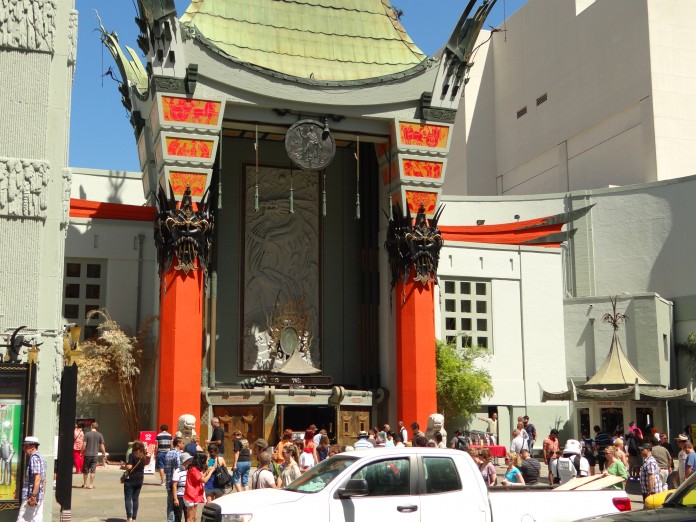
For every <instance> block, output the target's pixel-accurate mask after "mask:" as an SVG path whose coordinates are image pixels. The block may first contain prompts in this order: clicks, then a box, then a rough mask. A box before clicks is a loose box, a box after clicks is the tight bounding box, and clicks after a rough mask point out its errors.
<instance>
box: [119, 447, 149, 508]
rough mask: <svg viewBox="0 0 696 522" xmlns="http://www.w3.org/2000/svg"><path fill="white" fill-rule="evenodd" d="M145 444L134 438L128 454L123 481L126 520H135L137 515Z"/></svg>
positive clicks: (141, 485)
mask: <svg viewBox="0 0 696 522" xmlns="http://www.w3.org/2000/svg"><path fill="white" fill-rule="evenodd" d="M145 458H146V454H145V445H144V444H143V443H142V442H140V441H139V440H136V441H135V442H134V443H133V451H132V452H131V454H130V455H129V456H128V462H127V463H126V471H127V472H128V478H127V479H126V481H125V482H124V483H123V496H124V497H125V499H126V517H127V518H128V522H135V519H136V518H137V516H138V498H139V497H140V489H141V488H142V487H143V468H144V467H145Z"/></svg>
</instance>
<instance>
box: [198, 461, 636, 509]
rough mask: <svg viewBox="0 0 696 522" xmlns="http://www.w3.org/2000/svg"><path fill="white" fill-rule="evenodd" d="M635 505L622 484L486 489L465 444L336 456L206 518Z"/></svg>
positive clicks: (222, 505) (228, 501)
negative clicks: (590, 488)
mask: <svg viewBox="0 0 696 522" xmlns="http://www.w3.org/2000/svg"><path fill="white" fill-rule="evenodd" d="M630 509H631V501H630V500H629V499H628V496H627V495H626V493H625V492H624V491H621V490H605V491H553V490H544V489H541V490H539V491H532V490H531V488H529V489H528V488H525V487H516V488H510V489H507V490H502V491H489V490H488V488H486V486H485V485H484V482H483V479H482V478H481V473H480V472H479V470H478V469H477V468H476V465H475V464H474V462H473V460H472V459H471V457H469V455H468V454H467V453H465V452H463V451H458V450H451V449H435V448H394V449H392V448H375V449H370V450H360V451H351V452H347V453H341V454H339V455H335V456H333V457H331V458H330V459H327V460H325V461H323V462H321V463H320V464H318V465H317V466H314V467H313V468H312V469H310V470H309V471H308V472H306V473H305V474H304V475H302V476H301V477H299V478H298V479H297V480H296V481H295V482H293V483H292V484H290V485H289V486H288V487H286V488H283V489H260V490H254V491H246V492H243V493H233V494H229V495H225V496H223V497H220V498H218V499H217V500H215V501H213V502H212V503H211V504H207V505H205V506H204V508H203V516H202V519H201V522H278V521H279V520H282V522H294V521H298V522H299V521H301V522H306V521H307V520H321V521H331V522H362V521H365V520H377V519H385V520H390V521H403V522H419V521H422V522H425V521H431V520H432V521H434V522H450V521H455V520H456V521H462V522H463V521H466V522H491V521H494V522H498V521H502V522H514V521H520V522H532V521H535V522H561V521H571V520H575V519H577V518H582V517H590V516H594V515H601V514H604V513H617V512H619V511H628V510H630Z"/></svg>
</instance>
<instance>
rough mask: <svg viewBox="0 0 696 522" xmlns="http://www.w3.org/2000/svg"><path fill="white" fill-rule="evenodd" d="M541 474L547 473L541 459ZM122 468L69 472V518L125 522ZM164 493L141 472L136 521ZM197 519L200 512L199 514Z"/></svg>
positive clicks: (156, 517)
mask: <svg viewBox="0 0 696 522" xmlns="http://www.w3.org/2000/svg"><path fill="white" fill-rule="evenodd" d="M497 469H498V477H499V482H500V480H502V478H503V476H504V475H505V468H504V467H502V466H499V467H498V468H497ZM541 471H542V476H546V475H547V474H548V470H547V468H546V466H545V465H544V464H543V463H542V470H541ZM122 473H123V471H121V470H120V469H119V467H118V466H112V465H109V466H105V467H102V466H100V467H99V468H98V469H97V475H96V479H95V481H94V489H82V488H81V487H80V486H81V485H82V475H73V490H72V493H73V495H72V519H73V520H78V521H80V522H125V520H126V512H125V506H124V501H123V485H122V484H121V483H120V481H119V477H120V476H121V474H122ZM627 492H628V494H629V497H630V498H631V506H632V507H633V510H637V509H642V508H643V499H642V497H641V495H640V485H639V484H638V483H637V482H629V483H628V485H627ZM166 505H167V494H166V492H165V489H164V487H163V486H160V485H159V475H156V476H155V475H145V482H144V484H143V488H142V490H141V493H140V507H139V510H138V522H161V521H162V520H166V518H167V514H166V511H167V510H166V507H167V506H166ZM199 520H200V514H199ZM59 521H60V505H59V504H58V503H56V502H54V507H53V522H59Z"/></svg>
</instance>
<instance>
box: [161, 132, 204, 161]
mask: <svg viewBox="0 0 696 522" xmlns="http://www.w3.org/2000/svg"><path fill="white" fill-rule="evenodd" d="M166 144H167V153H168V154H169V155H170V156H182V157H185V158H205V159H210V158H212V157H213V147H214V144H215V142H214V141H213V140H196V139H187V138H173V137H167V138H166Z"/></svg>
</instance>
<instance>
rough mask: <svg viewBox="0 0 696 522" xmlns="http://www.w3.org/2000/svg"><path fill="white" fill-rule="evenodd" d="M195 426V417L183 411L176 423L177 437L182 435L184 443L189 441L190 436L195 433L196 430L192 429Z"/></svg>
mask: <svg viewBox="0 0 696 522" xmlns="http://www.w3.org/2000/svg"><path fill="white" fill-rule="evenodd" d="M195 427H196V417H194V416H193V415H191V414H190V413H184V414H183V415H182V416H181V417H179V424H178V425H177V428H178V430H177V432H176V436H177V437H183V438H184V440H185V441H186V444H188V443H189V442H191V438H192V437H193V436H194V435H196V430H195V429H194V428H195Z"/></svg>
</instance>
